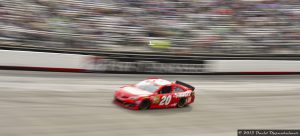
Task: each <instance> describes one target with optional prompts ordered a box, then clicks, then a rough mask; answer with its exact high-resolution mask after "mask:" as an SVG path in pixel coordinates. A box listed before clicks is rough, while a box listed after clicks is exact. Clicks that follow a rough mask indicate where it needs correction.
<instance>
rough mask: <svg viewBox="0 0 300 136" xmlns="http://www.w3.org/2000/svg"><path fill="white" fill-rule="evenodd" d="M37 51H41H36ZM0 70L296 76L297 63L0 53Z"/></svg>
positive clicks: (106, 54)
mask: <svg viewBox="0 0 300 136" xmlns="http://www.w3.org/2000/svg"><path fill="white" fill-rule="evenodd" d="M40 51H41V50H40ZM0 68H1V69H26V70H47V71H64V72H115V73H163V74H168V73H169V74H224V73H225V74H226V73H227V74H299V73H300V59H299V57H298V56H294V57H292V59H291V57H280V58H279V57H277V58H276V57H275V58H274V57H270V58H260V59H259V60H256V58H251V57H238V58H235V57H225V56H223V57H220V56H219V58H218V57H208V56H205V57H202V56H192V57H188V56H167V55H166V56H151V55H149V54H143V55H132V54H128V53H116V52H104V51H102V52H95V53H87V52H85V53H79V52H78V53H75V52H72V51H70V52H64V51H63V52H61V53H60V52H59V51H58V52H57V51H55V52H38V51H19V50H0Z"/></svg>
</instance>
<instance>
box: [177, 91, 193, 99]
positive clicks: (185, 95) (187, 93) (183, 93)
mask: <svg viewBox="0 0 300 136" xmlns="http://www.w3.org/2000/svg"><path fill="white" fill-rule="evenodd" d="M190 95H191V92H182V93H175V96H176V97H177V98H181V97H188V96H190Z"/></svg>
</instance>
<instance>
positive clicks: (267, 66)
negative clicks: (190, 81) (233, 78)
mask: <svg viewBox="0 0 300 136" xmlns="http://www.w3.org/2000/svg"><path fill="white" fill-rule="evenodd" d="M205 62H206V70H207V71H206V72H209V73H241V74H259V73H261V74H264V73H265V74H267V73H270V74H277V73H278V74H289V73H300V60H207V61H205Z"/></svg>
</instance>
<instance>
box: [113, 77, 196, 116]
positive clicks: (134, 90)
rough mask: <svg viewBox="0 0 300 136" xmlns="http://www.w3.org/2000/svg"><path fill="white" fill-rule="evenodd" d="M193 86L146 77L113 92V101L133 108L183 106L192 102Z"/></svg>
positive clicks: (193, 95)
mask: <svg viewBox="0 0 300 136" xmlns="http://www.w3.org/2000/svg"><path fill="white" fill-rule="evenodd" d="M194 90H195V88H194V87H193V86H191V85H189V84H186V83H183V82H180V81H176V82H170V81H167V80H163V79H147V80H144V81H141V82H139V83H137V84H135V85H126V86H123V87H121V88H120V89H119V90H118V91H116V92H115V98H114V103H116V104H118V105H120V106H123V107H126V108H129V109H133V110H145V109H153V108H173V107H178V108H181V107H184V106H187V105H189V104H191V103H193V102H194V99H195V93H194Z"/></svg>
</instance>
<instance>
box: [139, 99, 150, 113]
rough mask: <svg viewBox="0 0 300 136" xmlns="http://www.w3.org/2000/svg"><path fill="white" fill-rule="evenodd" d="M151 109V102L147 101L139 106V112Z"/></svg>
mask: <svg viewBox="0 0 300 136" xmlns="http://www.w3.org/2000/svg"><path fill="white" fill-rule="evenodd" d="M149 107H150V100H148V99H145V100H143V101H142V102H141V103H140V105H139V110H146V109H148V108H149Z"/></svg>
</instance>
